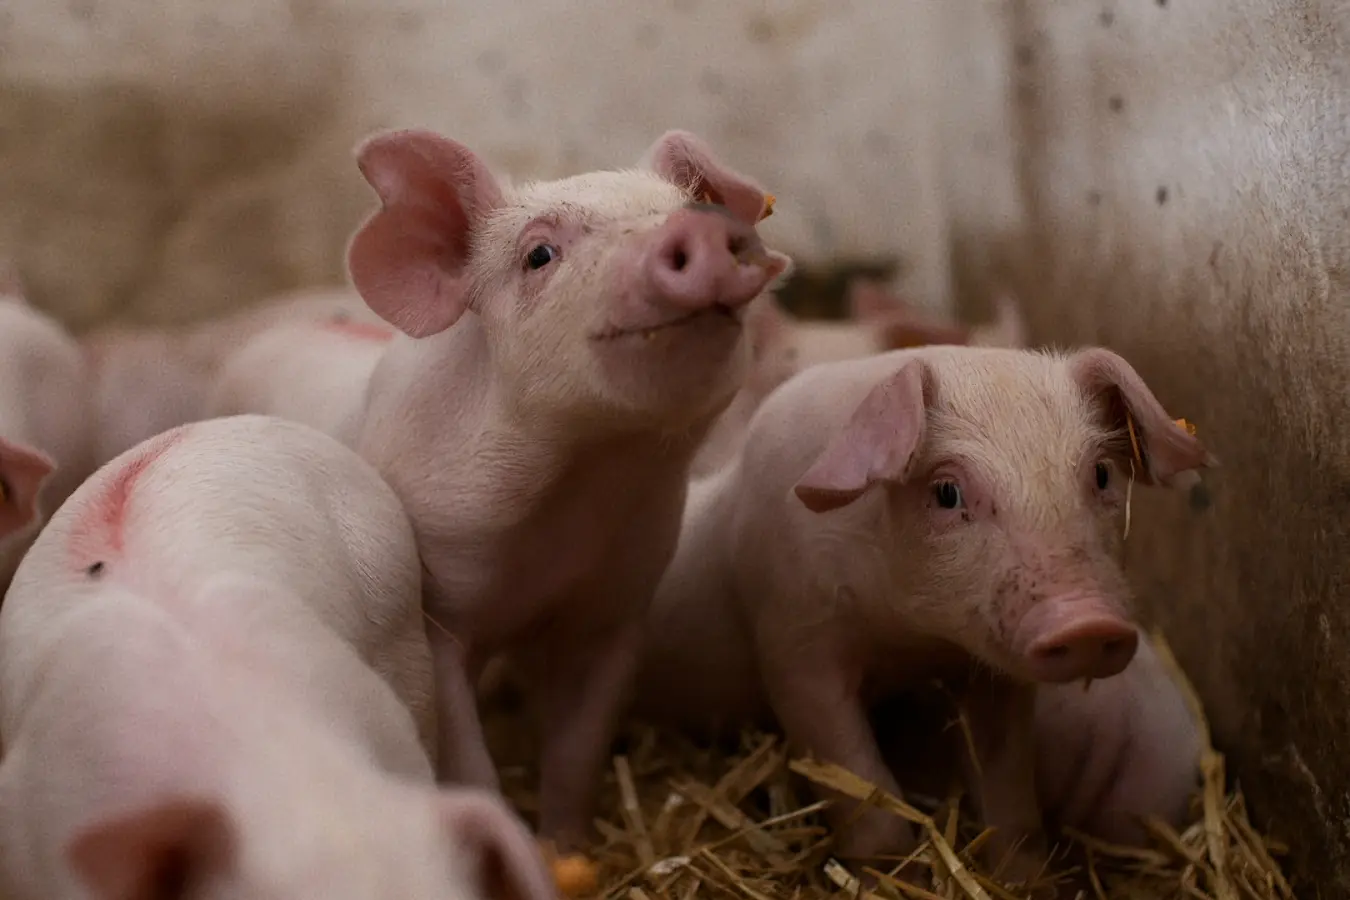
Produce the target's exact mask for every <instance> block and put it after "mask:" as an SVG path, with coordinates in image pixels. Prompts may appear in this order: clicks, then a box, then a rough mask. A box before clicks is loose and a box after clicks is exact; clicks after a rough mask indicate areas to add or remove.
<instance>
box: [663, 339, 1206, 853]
mask: <svg viewBox="0 0 1350 900" xmlns="http://www.w3.org/2000/svg"><path fill="white" fill-rule="evenodd" d="M1127 423H1129V424H1130V425H1132V426H1133V428H1134V430H1135V434H1136V436H1137V437H1138V439H1139V443H1140V453H1141V458H1140V459H1137V460H1136V459H1135V458H1134V457H1133V456H1132V452H1131V443H1130V440H1129V438H1128V433H1127V428H1128V427H1129V426H1128V425H1127ZM1212 462H1213V461H1212V460H1211V458H1210V456H1209V454H1208V453H1207V452H1206V451H1205V449H1204V448H1203V447H1202V446H1201V444H1200V442H1199V441H1198V440H1197V439H1196V438H1195V437H1193V436H1192V435H1191V434H1189V433H1188V432H1187V431H1186V430H1185V429H1183V428H1182V427H1180V426H1178V425H1177V424H1175V423H1174V422H1173V421H1172V420H1171V419H1169V418H1168V416H1167V414H1166V413H1165V412H1164V410H1163V408H1162V407H1161V406H1160V405H1159V403H1158V401H1157V400H1156V398H1155V397H1154V396H1153V395H1152V393H1151V392H1150V391H1149V390H1148V388H1147V387H1146V386H1145V385H1144V383H1143V382H1142V381H1141V380H1140V378H1139V376H1138V375H1137V374H1136V373H1135V372H1134V370H1133V369H1132V368H1131V367H1130V366H1129V365H1128V364H1127V363H1126V362H1125V361H1124V360H1122V359H1121V358H1120V357H1119V356H1117V355H1115V354H1113V353H1111V352H1109V351H1106V350H1103V349H1088V350H1083V351H1080V352H1077V353H1074V354H1072V355H1068V356H1061V355H1052V354H1043V353H1034V352H1027V351H1012V350H997V349H977V348H968V347H956V346H946V347H927V348H922V349H917V350H909V351H895V352H891V353H886V354H882V355H880V356H875V357H871V358H867V359H860V360H853V361H847V362H840V363H832V364H826V365H822V366H817V367H815V368H812V369H809V370H807V371H805V372H803V373H802V374H800V375H798V376H796V377H795V378H794V379H792V380H791V381H789V382H787V383H786V384H785V385H783V386H782V387H781V388H780V389H779V390H777V391H776V392H775V393H773V394H772V395H771V396H770V397H769V398H768V399H767V400H766V401H765V403H764V405H763V406H762V407H761V408H760V410H759V412H758V413H757V414H756V416H755V418H754V420H753V421H752V423H751V426H750V432H749V436H748V438H747V442H746V445H745V448H744V451H743V453H742V455H741V456H740V458H739V459H738V460H737V461H734V462H733V463H732V465H731V466H730V467H728V469H727V470H725V471H724V472H721V473H718V475H716V476H714V477H713V478H712V479H709V481H708V482H707V483H706V484H704V485H700V487H699V489H698V490H697V491H696V492H693V493H691V502H690V509H689V512H688V513H687V518H688V521H687V522H686V525H685V532H684V534H683V535H682V538H681V544H680V548H679V551H678V555H677V556H676V559H675V562H674V563H673V564H672V566H671V568H670V571H669V572H668V573H667V576H666V579H665V581H664V582H663V584H662V589H661V592H660V594H659V595H658V598H657V601H656V604H655V606H654V608H653V611H652V622H651V626H650V634H651V641H652V643H653V649H652V652H651V654H650V664H649V666H648V671H646V672H645V673H644V677H643V682H642V683H643V686H644V687H643V692H644V693H648V692H650V693H651V695H652V696H653V698H654V699H653V701H652V702H651V704H650V705H651V706H659V704H660V702H661V699H662V696H661V695H662V691H663V690H664V691H665V692H666V694H667V696H668V695H669V694H671V693H675V691H674V690H673V689H672V687H671V685H672V684H674V683H676V682H675V679H676V678H677V677H683V676H677V675H676V672H677V670H678V669H679V668H681V667H684V668H686V669H687V667H688V666H689V665H691V664H692V663H693V660H692V657H691V654H693V653H697V652H699V651H700V650H701V652H703V653H706V654H707V657H706V664H707V665H709V666H724V667H725V668H724V670H723V671H724V672H725V674H726V677H727V678H736V679H742V680H743V679H744V678H745V677H746V676H745V664H744V662H743V660H738V658H737V657H736V655H735V648H736V647H737V646H738V645H742V646H743V644H740V641H741V640H744V641H747V642H749V643H750V644H751V645H752V646H753V647H754V648H755V658H756V661H757V664H758V670H759V674H760V676H761V677H762V683H763V687H764V689H765V693H766V696H767V700H768V703H769V705H770V707H771V709H772V711H773V713H774V714H775V715H776V716H777V718H778V720H779V721H780V722H781V724H782V725H783V727H784V729H785V730H786V732H787V734H788V736H789V737H790V738H791V739H792V740H793V741H794V742H795V743H796V744H798V745H799V747H801V748H803V749H805V750H807V751H809V752H811V753H813V754H814V755H816V756H818V757H820V758H823V759H827V760H831V761H834V762H837V763H839V764H841V765H843V766H845V767H847V768H849V769H851V770H853V771H854V772H856V773H857V774H859V775H860V776H862V777H864V778H867V779H868V780H870V781H872V782H873V783H875V784H877V785H879V786H881V787H883V788H885V789H888V790H892V791H894V790H896V788H897V785H896V782H895V779H894V776H893V774H892V773H891V772H890V771H889V769H888V767H887V766H886V764H885V762H884V761H883V757H882V755H881V753H880V751H879V749H878V746H877V742H876V739H875V736H874V734H873V732H872V729H871V727H870V724H869V721H868V717H867V707H868V705H869V704H870V702H871V701H872V700H873V699H875V698H880V697H882V696H884V695H886V694H888V693H891V692H894V691H896V690H900V689H903V688H905V687H908V686H912V685H914V684H916V683H918V682H919V681H920V680H926V679H928V678H931V677H935V676H950V677H952V678H954V679H963V678H968V679H969V686H970V689H969V694H968V698H967V699H968V701H969V709H970V711H971V721H972V727H973V730H974V732H975V738H976V742H977V748H978V750H979V752H980V759H979V767H978V768H979V771H980V777H979V778H978V779H976V778H974V773H973V772H972V773H971V783H972V795H973V797H974V798H975V799H976V801H977V806H978V808H979V811H980V812H981V813H982V815H983V817H984V819H985V821H986V822H987V823H988V824H990V825H993V826H997V827H998V829H999V832H998V836H997V837H996V839H995V841H994V842H992V843H991V844H990V845H989V849H990V852H991V853H992V854H993V855H994V856H995V858H998V857H999V856H1000V855H1001V854H1002V853H1003V852H1004V851H1005V850H1006V849H1007V848H1008V847H1009V846H1010V845H1011V844H1012V843H1013V842H1014V841H1017V840H1018V839H1020V838H1023V837H1027V836H1038V835H1039V832H1040V828H1041V825H1042V815H1041V809H1040V806H1039V804H1038V797H1037V794H1036V788H1035V784H1036V778H1035V769H1036V755H1035V742H1034V740H1033V734H1034V732H1035V727H1036V721H1035V704H1036V699H1037V689H1036V687H1035V686H1036V685H1059V684H1064V685H1068V684H1070V683H1073V682H1080V681H1082V680H1084V679H1109V678H1112V676H1116V675H1119V674H1120V673H1121V672H1122V670H1124V669H1126V667H1127V666H1128V665H1130V663H1131V660H1132V659H1133V658H1134V655H1135V652H1136V647H1137V644H1138V636H1137V631H1136V629H1135V626H1134V625H1133V623H1132V621H1131V616H1130V612H1129V602H1128V601H1129V597H1128V589H1127V585H1126V583H1125V579H1124V576H1123V574H1122V572H1121V569H1120V566H1119V562H1118V558H1119V550H1120V547H1119V545H1120V541H1121V524H1122V523H1121V519H1122V507H1123V504H1124V501H1125V497H1126V489H1127V485H1128V484H1129V481H1130V478H1131V477H1133V478H1134V480H1135V481H1136V482H1138V483H1139V484H1167V485H1172V484H1179V483H1185V482H1186V481H1187V480H1188V479H1194V478H1195V477H1197V476H1196V473H1195V472H1194V470H1195V469H1198V468H1201V467H1204V466H1207V465H1211V464H1212ZM700 548H702V549H701V551H700ZM704 557H706V558H704ZM717 597H720V598H722V600H721V603H722V609H724V610H725V609H729V610H730V613H731V614H730V616H726V615H723V616H718V615H717V614H716V613H717V610H714V609H711V608H710V606H712V605H713V604H715V603H716V602H717V601H715V600H713V599H709V598H717ZM717 622H720V623H721V624H718V625H717V626H716V627H714V626H713V625H711V624H708V623H717ZM738 633H739V634H740V635H742V636H743V637H741V638H740V639H739V640H738V637H737V634H738ZM691 635H692V636H693V637H694V638H695V639H696V642H697V644H698V648H697V649H695V648H693V646H692V645H689V644H687V645H686V648H685V649H684V650H683V651H681V650H680V649H679V648H676V647H673V646H670V645H669V644H668V643H667V642H672V641H681V640H687V637H688V636H691ZM972 661H973V662H975V663H977V665H975V666H973V667H972V665H971V663H972ZM717 678H718V676H717V674H715V673H712V672H709V673H707V674H705V677H704V681H707V682H708V683H709V684H711V683H712V682H713V681H714V680H716V679H717ZM701 683H703V682H702V681H700V682H699V684H701ZM697 686H698V685H697V684H695V685H694V687H697ZM1103 687H1104V686H1103ZM1097 688H1098V685H1097V684H1095V683H1094V684H1093V689H1094V690H1096V689H1097ZM1069 689H1070V688H1063V690H1069ZM1055 690H1060V688H1055ZM1072 690H1078V691H1080V693H1081V690H1082V688H1081V686H1080V685H1074V686H1073V687H1072ZM707 693H709V694H710V693H711V691H708V692H707ZM733 698H734V699H735V700H736V701H737V702H738V703H740V704H741V706H742V708H741V709H739V710H737V711H736V713H737V714H740V715H744V714H747V712H751V711H753V699H754V698H752V697H746V696H740V695H733ZM1094 702H1095V701H1094ZM1094 715H1096V713H1094V712H1093V710H1092V708H1091V705H1090V704H1089V705H1088V706H1077V707H1072V708H1070V707H1061V708H1059V709H1057V710H1056V709H1048V710H1047V714H1046V717H1045V721H1046V722H1049V723H1051V724H1053V722H1054V720H1055V719H1056V718H1057V717H1058V718H1059V719H1062V720H1065V721H1070V720H1072V719H1073V718H1074V716H1077V717H1078V721H1079V722H1082V721H1083V720H1084V719H1087V718H1091V717H1093V716H1094ZM1193 759H1194V757H1193V756H1192V757H1190V760H1192V761H1193ZM1138 760H1139V761H1140V762H1142V764H1143V765H1146V766H1147V765H1149V764H1150V763H1149V762H1148V758H1147V756H1146V755H1140V756H1139V757H1138ZM1126 762H1127V764H1128V765H1133V764H1134V763H1135V758H1134V757H1129V758H1127V759H1126ZM1185 764H1186V765H1189V761H1188V762H1187V763H1185ZM1108 777H1111V776H1108ZM1117 777H1119V778H1120V779H1121V784H1122V785H1123V784H1124V782H1125V780H1126V779H1127V778H1128V776H1124V775H1120V774H1119V773H1117ZM1068 793H1071V791H1070V790H1069V789H1068V788H1066V787H1064V786H1060V789H1059V790H1058V791H1057V794H1058V795H1059V796H1067V795H1068ZM1157 811H1158V812H1164V810H1157ZM853 812H854V810H853V809H852V808H850V806H849V805H847V804H837V805H836V806H835V807H834V815H835V816H836V820H835V821H836V823H837V824H839V825H840V826H843V825H844V823H845V822H846V821H847V820H848V819H849V817H850V816H851V815H852V813H853ZM907 828H908V826H907V825H906V823H904V822H903V820H901V819H898V818H896V817H893V816H890V815H886V814H881V813H876V812H872V813H864V814H863V815H862V816H861V818H859V819H858V820H857V822H856V823H855V824H854V825H853V827H850V828H847V829H846V830H844V829H841V830H843V833H842V834H841V846H840V849H841V852H843V853H845V854H847V855H855V856H871V855H875V854H878V853H882V852H893V851H898V850H903V849H905V848H906V847H905V845H906V844H907V843H909V841H910V839H911V837H912V836H911V835H909V834H908V831H907ZM1029 849H1030V850H1034V849H1035V844H1034V843H1033V844H1032V845H1030V847H1029ZM1039 862H1040V860H1036V859H1035V854H1034V852H1028V853H1025V854H1022V855H1021V856H1019V857H1018V864H1019V865H1021V866H1023V868H1022V870H1021V872H1020V874H1023V875H1025V874H1027V873H1026V871H1025V867H1026V866H1028V865H1031V866H1035V865H1039ZM1014 871H1016V870H1014Z"/></svg>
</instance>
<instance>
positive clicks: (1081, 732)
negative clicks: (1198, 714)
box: [1037, 654, 1200, 845]
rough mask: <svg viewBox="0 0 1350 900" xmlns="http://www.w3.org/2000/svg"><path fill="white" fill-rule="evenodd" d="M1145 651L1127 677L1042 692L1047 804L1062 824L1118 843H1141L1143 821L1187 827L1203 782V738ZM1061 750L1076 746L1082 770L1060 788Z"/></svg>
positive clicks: (1043, 781)
mask: <svg viewBox="0 0 1350 900" xmlns="http://www.w3.org/2000/svg"><path fill="white" fill-rule="evenodd" d="M1152 662H1153V660H1152V659H1151V658H1150V655H1145V654H1141V655H1140V657H1139V659H1138V661H1137V662H1136V663H1132V664H1131V667H1130V668H1129V669H1127V670H1126V671H1125V672H1124V673H1122V674H1121V675H1118V676H1116V677H1114V678H1108V679H1104V680H1102V681H1097V682H1093V683H1092V685H1091V687H1090V688H1089V690H1088V691H1086V692H1085V691H1083V689H1082V688H1081V687H1078V686H1068V685H1063V686H1059V685H1057V686H1054V687H1049V688H1045V689H1043V691H1042V696H1043V699H1041V700H1040V701H1038V704H1037V730H1038V740H1039V742H1040V746H1041V748H1042V749H1041V755H1042V758H1041V760H1040V764H1039V768H1040V770H1041V775H1040V780H1041V791H1042V792H1043V802H1044V803H1046V805H1047V807H1051V808H1054V809H1055V819H1056V820H1057V821H1058V822H1059V824H1061V825H1070V826H1073V827H1074V828H1077V829H1079V830H1081V831H1084V832H1086V833H1088V834H1091V835H1093V836H1095V837H1099V838H1101V839H1103V840H1107V841H1111V842H1113V843H1118V844H1127V845H1142V844H1144V843H1145V841H1146V839H1147V832H1146V830H1145V828H1144V826H1143V821H1142V820H1143V818H1144V817H1148V816H1156V817H1158V818H1161V819H1163V820H1164V821H1166V822H1168V823H1169V824H1171V825H1172V826H1174V827H1177V826H1179V825H1180V824H1181V820H1182V818H1183V817H1184V816H1185V814H1186V808H1187V803H1188V801H1189V800H1190V797H1191V795H1192V793H1193V792H1194V790H1195V788H1196V784H1197V775H1198V761H1199V752H1200V739H1199V733H1198V729H1197V728H1196V727H1195V724H1194V722H1193V720H1192V719H1191V717H1190V713H1189V710H1187V708H1186V706H1185V703H1184V701H1183V700H1182V698H1181V696H1180V694H1179V693H1178V692H1177V691H1176V690H1175V688H1174V687H1173V686H1172V685H1170V684H1169V683H1167V682H1165V681H1163V680H1161V679H1159V678H1156V677H1152V676H1154V675H1155V673H1154V672H1152V671H1150V666H1151V664H1152ZM1056 745H1058V746H1061V747H1064V748H1065V749H1068V748H1075V749H1077V751H1078V755H1080V756H1081V758H1082V762H1081V765H1079V766H1077V767H1075V768H1073V769H1071V770H1070V775H1069V776H1068V778H1067V780H1065V779H1064V778H1061V779H1060V780H1059V782H1058V783H1057V782H1056V780H1055V779H1054V778H1053V777H1052V773H1054V772H1056V771H1059V770H1060V769H1061V768H1062V767H1061V766H1060V763H1062V758H1061V755H1060V754H1058V753H1056V752H1055V747H1056Z"/></svg>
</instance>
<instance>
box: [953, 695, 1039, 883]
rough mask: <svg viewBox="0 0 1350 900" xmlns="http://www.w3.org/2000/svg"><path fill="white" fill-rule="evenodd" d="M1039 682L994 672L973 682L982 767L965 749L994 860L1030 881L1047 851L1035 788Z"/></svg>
mask: <svg viewBox="0 0 1350 900" xmlns="http://www.w3.org/2000/svg"><path fill="white" fill-rule="evenodd" d="M1035 700H1036V688H1035V687H1034V686H1029V685H1019V684H1014V683H1013V682H1010V681H1007V680H1004V679H998V678H992V679H989V680H985V679H984V678H981V679H980V680H979V681H978V682H977V683H976V684H974V685H972V687H971V689H970V694H969V695H968V697H967V706H966V713H967V715H968V717H969V722H970V730H971V733H972V736H973V738H974V750H975V752H976V754H978V767H977V765H976V763H975V761H974V760H972V759H971V754H970V752H969V750H970V748H967V752H966V753H964V754H963V759H964V762H965V770H966V783H967V785H969V789H970V792H971V795H972V797H973V799H974V800H975V802H976V806H977V812H978V814H979V816H980V818H981V819H982V820H983V822H984V824H985V826H986V827H991V828H995V829H997V830H996V831H995V833H994V834H993V835H992V836H991V838H990V840H989V843H988V844H986V845H985V846H986V850H985V852H986V855H987V859H988V861H989V864H990V865H991V866H996V867H1000V868H999V875H1000V877H1002V878H1003V879H1004V880H1007V881H1014V882H1018V881H1020V882H1028V881H1031V880H1032V879H1034V878H1035V877H1036V876H1037V875H1038V874H1040V873H1041V871H1042V870H1043V869H1044V868H1045V864H1046V859H1047V856H1048V851H1047V847H1046V842H1045V832H1044V828H1043V822H1042V818H1041V807H1040V802H1039V799H1038V795H1037V791H1036V737H1035V736H1036V730H1035V714H1034V709H1035Z"/></svg>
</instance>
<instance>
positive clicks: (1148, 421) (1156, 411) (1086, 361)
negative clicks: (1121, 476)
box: [1069, 347, 1218, 488]
mask: <svg viewBox="0 0 1350 900" xmlns="http://www.w3.org/2000/svg"><path fill="white" fill-rule="evenodd" d="M1069 371H1070V373H1071V375H1072V377H1073V378H1074V380H1075V381H1077V382H1078V384H1079V386H1080V387H1081V388H1082V390H1083V392H1084V393H1085V394H1087V396H1088V397H1089V398H1091V400H1092V401H1093V403H1094V404H1096V405H1097V407H1098V410H1099V412H1100V414H1101V417H1102V420H1103V421H1104V423H1105V424H1106V427H1108V428H1110V429H1112V430H1113V431H1120V432H1125V433H1127V437H1126V440H1127V441H1129V440H1130V439H1129V437H1128V432H1129V430H1130V429H1131V427H1132V428H1133V431H1134V439H1133V440H1134V443H1135V444H1137V446H1138V453H1139V457H1140V458H1141V461H1142V466H1140V467H1139V468H1140V469H1141V471H1137V472H1136V474H1137V475H1138V476H1139V480H1140V481H1142V482H1143V483H1144V484H1164V485H1167V486H1169V487H1179V488H1185V487H1190V486H1191V485H1193V484H1194V483H1195V482H1196V481H1198V480H1199V475H1198V473H1196V471H1195V470H1196V469H1202V468H1210V467H1213V466H1217V465H1218V460H1216V459H1215V458H1214V456H1213V454H1211V453H1210V452H1209V451H1208V450H1206V449H1205V446H1204V445H1203V444H1202V443H1200V440H1199V439H1198V438H1197V437H1195V435H1193V434H1191V433H1190V431H1189V430H1188V429H1187V428H1186V427H1184V426H1183V425H1182V424H1180V423H1178V422H1176V421H1174V420H1173V419H1172V418H1171V417H1170V416H1168V414H1167V411H1166V410H1164V409H1163V407H1162V404H1161V403H1159V402H1158V398H1157V397H1155V396H1153V392H1152V391H1150V390H1149V389H1148V385H1146V384H1144V379H1142V378H1140V377H1139V373H1137V372H1135V370H1134V368H1133V367H1132V366H1131V365H1130V364H1129V363H1127V362H1126V361H1125V360H1124V359H1122V358H1121V357H1120V356H1118V355H1117V354H1115V353H1112V352H1111V351H1110V350H1106V349H1104V348H1101V347H1093V348H1091V349H1088V350H1081V351H1079V352H1078V353H1075V354H1074V355H1073V356H1072V357H1070V359H1069ZM1127 452H1130V453H1133V447H1131V448H1130V449H1129V450H1128V451H1127Z"/></svg>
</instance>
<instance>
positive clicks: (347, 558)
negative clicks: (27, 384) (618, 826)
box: [0, 416, 552, 900]
mask: <svg viewBox="0 0 1350 900" xmlns="http://www.w3.org/2000/svg"><path fill="white" fill-rule="evenodd" d="M419 596H420V575H419V566H418V560H417V552H416V546H415V542H414V538H413V534H412V529H411V527H410V525H409V523H408V521H407V518H406V517H405V516H404V514H403V512H402V509H401V506H400V504H399V502H398V499H397V498H396V497H395V496H394V495H393V493H392V491H390V490H389V489H388V487H387V486H386V485H384V484H383V482H382V481H381V480H380V478H379V476H378V475H377V474H376V473H375V471H374V470H373V469H371V468H370V467H369V466H368V465H367V464H365V463H364V462H362V461H361V460H360V459H359V458H358V457H357V456H356V455H355V454H354V453H352V452H351V451H350V450H348V449H346V448H345V447H343V446H342V445H341V444H339V443H337V442H336V441H334V440H332V439H331V438H328V437H325V436H324V435H322V434H320V433H319V432H317V431H314V430H313V429H310V428H308V427H306V426H302V425H298V424H292V423H288V422H283V421H281V420H278V419H270V418H266V417H260V416H240V417H235V418H229V419H220V420H216V421H212V422H207V423H201V424H196V425H187V426H182V427H180V428H178V429H175V430H172V431H169V432H166V433H164V434H162V435H160V436H158V437H156V438H153V439H151V440H150V441H148V442H145V443H142V444H140V445H138V446H137V447H135V448H133V449H132V450H130V451H128V452H127V453H125V454H122V455H121V456H119V457H118V458H117V459H115V460H113V461H112V462H111V463H110V464H108V465H107V466H105V467H104V468H103V469H101V470H100V471H99V472H98V473H96V474H95V475H94V476H93V477H92V478H91V479H90V480H89V481H88V482H86V483H85V484H84V485H83V486H82V488H81V489H80V490H79V491H77V492H76V493H75V494H74V495H73V496H72V497H71V499H70V500H69V502H68V503H66V504H65V505H64V506H63V507H62V508H61V509H60V510H59V511H58V512H57V513H56V515H55V516H53V518H52V521H51V524H50V526H49V527H48V528H47V529H46V530H44V532H43V534H42V536H41V537H40V538H39V540H38V541H37V542H36V543H35V545H34V547H33V550H32V552H31V553H30V554H29V555H28V556H27V557H26V558H25V560H24V562H23V564H22V565H21V566H20V568H19V571H18V573H17V575H16V578H15V581H14V584H13V587H12V589H11V591H10V593H9V596H8V600H7V603H6V604H5V606H4V607H3V608H2V609H0V734H3V737H4V739H5V744H6V750H7V753H6V756H5V758H4V760H3V762H0V893H3V895H4V896H6V897H7V898H13V900H39V898H41V900H50V898H106V900H127V898H147V900H149V898H168V897H188V896H192V897H202V898H221V900H226V898H239V900H243V898H257V897H266V898H278V900H280V898H295V900H300V898H311V897H334V898H344V897H349V898H353V900H355V898H367V897H372V896H398V897H416V898H426V900H433V898H436V900H439V898H443V897H473V896H494V897H497V896H509V897H513V898H516V900H549V898H551V896H552V888H551V886H550V884H549V881H548V875H547V873H546V871H545V869H544V867H543V861H542V858H541V856H540V855H539V853H538V850H537V848H536V846H535V845H534V843H533V841H532V839H531V837H530V835H529V834H528V832H527V831H526V830H525V828H524V825H523V823H521V822H520V821H519V820H518V819H516V818H515V817H514V816H513V815H512V814H511V813H510V812H508V811H507V809H506V808H505V807H503V806H502V805H501V803H500V801H499V800H498V799H496V798H493V797H491V796H490V795H480V794H477V793H474V792H468V791H462V790H457V791H453V792H448V791H447V792H441V791H438V790H437V789H436V788H435V786H434V784H433V782H432V766H431V763H430V761H429V759H428V756H427V752H426V747H427V745H428V744H429V743H430V739H431V736H432V733H433V729H432V726H431V720H430V713H431V694H432V687H433V685H432V668H431V666H432V663H431V654H430V648H429V646H428V644H427V640H426V636H425V632H424V630H423V626H422V618H421V612H420V609H419ZM410 711H411V712H410Z"/></svg>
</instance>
